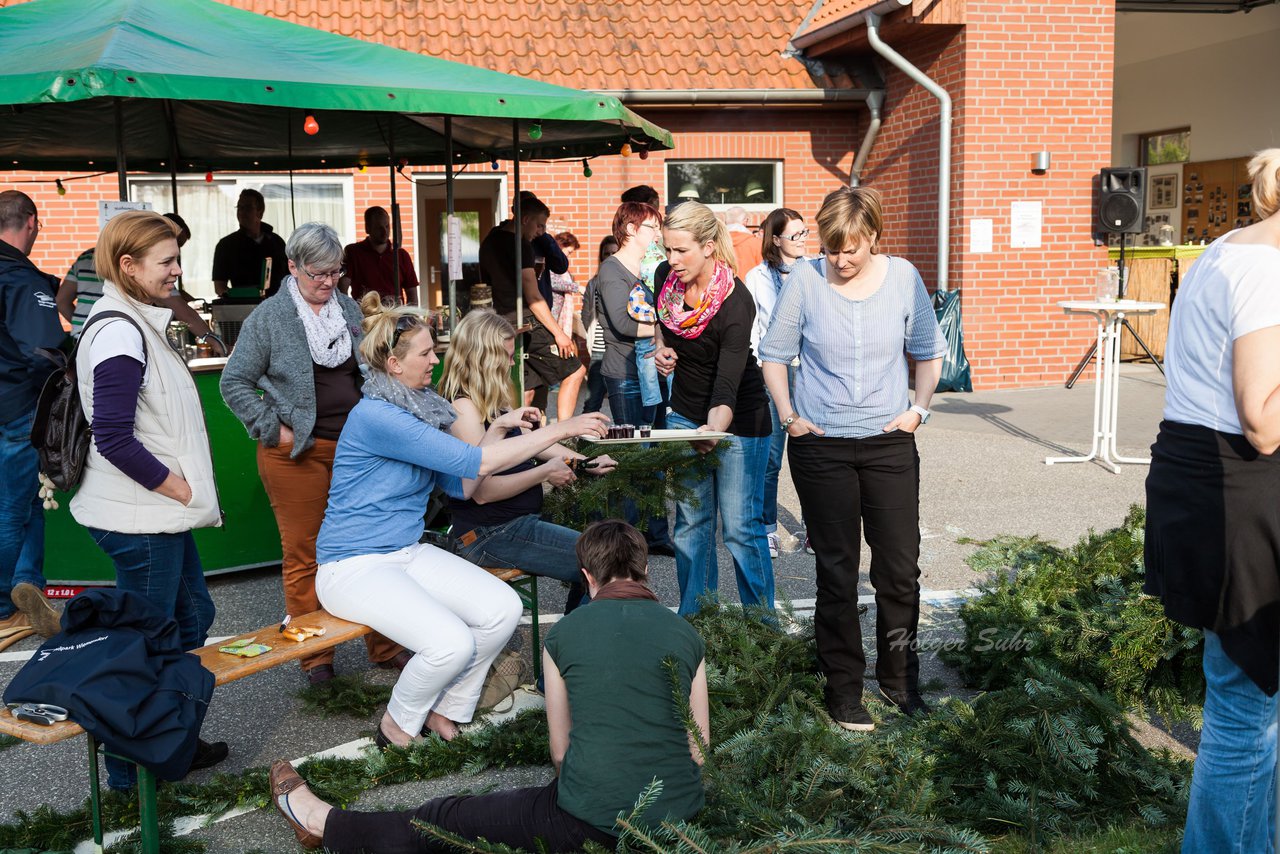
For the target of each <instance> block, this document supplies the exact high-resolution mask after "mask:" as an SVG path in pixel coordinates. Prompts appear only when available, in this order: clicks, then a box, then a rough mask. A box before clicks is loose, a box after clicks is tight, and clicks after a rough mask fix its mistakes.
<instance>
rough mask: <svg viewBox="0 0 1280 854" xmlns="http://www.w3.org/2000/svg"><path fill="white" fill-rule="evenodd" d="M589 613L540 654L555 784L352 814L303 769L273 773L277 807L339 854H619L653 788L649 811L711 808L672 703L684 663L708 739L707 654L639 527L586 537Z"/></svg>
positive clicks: (581, 612)
mask: <svg viewBox="0 0 1280 854" xmlns="http://www.w3.org/2000/svg"><path fill="white" fill-rule="evenodd" d="M577 555H578V563H579V565H580V566H581V567H582V574H583V578H584V580H585V582H586V584H587V586H588V588H589V589H590V592H591V604H590V605H589V606H588V607H585V608H579V609H578V610H576V611H574V612H573V613H572V614H570V615H568V616H567V617H565V618H564V619H562V620H561V621H560V622H558V623H556V625H555V626H554V627H553V628H552V629H551V631H550V633H548V635H547V643H546V649H545V650H544V651H543V655H542V660H543V672H544V673H545V674H546V700H547V725H548V728H549V729H550V737H551V761H552V763H553V764H554V765H555V767H556V772H557V775H558V776H557V777H556V779H554V780H552V781H551V782H550V783H548V784H547V785H546V786H543V787H541V788H531V789H515V790H512V791H507V792H494V793H491V794H486V795H465V796H456V797H446V798H436V799H435V800H431V801H428V802H427V803H425V804H423V805H422V806H420V807H418V808H417V809H412V810H402V811H398V812H378V813H375V812H353V811H348V810H342V809H337V808H335V807H332V806H330V805H329V804H327V803H325V802H324V801H321V800H320V799H319V798H317V797H316V796H315V795H313V794H312V793H311V791H310V789H308V788H307V785H306V782H305V781H304V780H303V779H302V778H301V777H300V776H298V774H297V772H296V771H294V769H293V766H291V765H290V764H289V763H287V762H285V761H283V760H278V761H276V762H275V764H274V765H272V767H271V791H272V798H273V800H274V801H275V804H276V807H277V809H279V810H280V812H281V813H282V814H283V815H284V817H285V820H286V821H287V822H289V824H290V826H292V827H293V830H294V833H295V834H296V835H297V837H298V840H299V841H300V842H301V843H302V844H303V845H304V846H306V847H308V848H316V847H319V846H320V845H321V844H323V845H324V847H325V849H326V850H329V851H335V852H368V854H392V852H395V854H399V852H431V851H444V850H449V849H448V848H447V846H443V845H441V844H438V843H435V842H433V841H431V840H429V839H428V838H427V837H425V836H424V835H423V834H422V833H421V832H419V831H418V830H416V829H415V828H414V827H413V822H415V821H421V822H425V823H428V824H433V825H435V826H437V827H440V828H443V829H444V830H447V831H450V832H451V833H454V834H457V835H459V836H461V837H464V838H466V839H480V838H484V839H486V840H488V841H489V842H496V843H503V844H506V845H511V846H515V847H519V848H527V849H530V850H533V849H535V847H536V845H537V844H539V843H538V842H537V841H539V840H540V844H541V845H542V846H543V847H542V848H540V849H538V850H545V851H549V852H555V851H577V850H579V849H580V848H581V847H582V846H583V845H584V844H586V843H587V842H588V841H592V842H596V843H598V844H601V845H604V846H606V847H608V848H613V847H614V845H615V843H616V841H617V832H618V831H617V828H616V827H615V821H616V819H617V817H618V815H619V814H624V815H625V814H628V813H630V812H631V810H632V809H633V807H634V806H635V803H636V801H637V799H638V798H639V797H640V793H641V792H642V791H643V790H644V789H645V787H647V786H648V785H649V784H650V783H651V782H652V781H653V780H654V779H658V780H661V781H662V793H661V794H660V795H659V797H658V798H657V799H656V800H655V801H654V802H653V803H652V804H651V805H650V806H649V807H648V809H647V810H646V811H645V812H644V813H643V814H642V815H641V816H640V819H641V820H642V821H643V822H645V823H647V824H656V823H657V822H659V821H662V820H664V819H670V820H676V821H678V820H681V819H687V818H691V817H692V816H694V815H695V814H696V813H697V812H698V810H700V809H701V808H702V803H703V789H702V776H701V770H700V767H699V766H701V764H702V748H701V747H700V746H699V745H698V744H697V743H696V742H695V741H694V739H693V738H692V737H691V736H690V734H689V733H688V732H687V731H686V729H685V725H684V721H683V716H682V713H681V711H680V709H679V708H677V706H676V704H675V702H674V700H673V698H672V694H671V675H670V670H669V669H668V668H669V665H668V664H667V662H674V663H675V666H676V672H677V675H678V678H679V679H680V683H681V686H682V690H683V691H687V692H688V695H689V705H690V708H691V709H692V711H693V719H694V721H695V722H696V724H697V726H698V730H699V732H700V734H701V737H702V741H703V743H704V744H709V743H710V740H711V733H710V725H709V713H708V706H707V672H706V662H705V660H704V656H705V652H706V647H705V645H704V644H703V642H702V638H700V637H699V636H698V633H697V632H696V631H694V629H693V627H692V626H690V625H689V624H688V623H687V622H686V621H685V620H684V619H683V618H681V617H678V616H676V615H675V614H673V613H672V612H671V611H669V610H668V609H667V608H665V607H663V606H662V605H661V604H660V603H659V602H658V600H657V597H656V596H654V595H653V592H652V591H650V589H649V587H648V586H647V581H648V566H647V549H646V547H645V542H644V537H643V536H642V535H641V534H640V532H639V531H637V530H636V529H635V528H633V527H631V526H630V525H628V524H626V523H625V522H620V521H617V520H608V521H604V522H596V523H594V524H593V525H591V526H589V527H588V528H587V530H586V531H585V532H583V534H582V536H581V537H580V538H579V539H578V545H577Z"/></svg>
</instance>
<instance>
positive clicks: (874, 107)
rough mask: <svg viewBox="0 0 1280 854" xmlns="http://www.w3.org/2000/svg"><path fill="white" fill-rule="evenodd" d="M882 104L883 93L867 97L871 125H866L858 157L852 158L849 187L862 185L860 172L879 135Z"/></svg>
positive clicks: (873, 93)
mask: <svg viewBox="0 0 1280 854" xmlns="http://www.w3.org/2000/svg"><path fill="white" fill-rule="evenodd" d="M883 104H884V93H883V92H872V93H871V94H869V95H867V111H868V112H869V113H871V123H870V124H868V125H867V132H866V133H865V134H863V136H862V145H861V146H859V147H858V156H857V157H855V158H853V168H852V169H850V170H849V186H850V187H857V186H860V185H861V184H862V170H863V168H864V167H865V166H866V165H867V158H868V157H870V156H871V146H873V145H875V144H876V137H877V136H878V135H879V134H880V107H881V106H882V105H883Z"/></svg>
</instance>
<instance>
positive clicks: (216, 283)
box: [213, 279, 231, 296]
mask: <svg viewBox="0 0 1280 854" xmlns="http://www.w3.org/2000/svg"><path fill="white" fill-rule="evenodd" d="M229 290H231V285H230V283H229V282H227V280H226V279H214V280H213V292H214V293H215V294H217V295H218V296H222V295H223V294H225V293H226V292H227V291H229Z"/></svg>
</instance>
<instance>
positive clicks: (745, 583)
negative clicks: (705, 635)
mask: <svg viewBox="0 0 1280 854" xmlns="http://www.w3.org/2000/svg"><path fill="white" fill-rule="evenodd" d="M667 423H668V424H669V425H670V426H671V427H672V428H673V429H696V428H698V427H700V426H702V425H700V424H694V423H693V422H692V421H690V420H689V419H688V418H685V417H684V416H683V415H680V414H679V413H677V412H672V413H671V414H670V415H668V416H667ZM768 463H769V437H768V436H733V437H732V438H730V439H728V440H726V441H725V442H723V443H722V444H721V446H720V466H719V467H718V468H717V469H716V470H715V471H714V472H713V473H712V474H711V476H710V477H707V478H704V479H702V480H691V481H689V482H688V483H687V484H686V485H687V486H688V487H689V488H690V489H691V490H692V491H693V496H692V497H693V499H694V500H693V501H679V502H677V503H676V529H675V537H674V540H675V546H676V577H677V579H678V580H679V583H680V611H679V613H680V614H681V615H687V614H692V613H695V612H696V611H697V610H698V599H699V597H701V596H702V595H703V594H704V593H706V592H708V591H713V592H714V591H715V590H717V589H718V588H719V586H720V568H719V561H718V560H717V559H716V516H717V514H718V515H719V517H720V525H721V527H722V529H723V532H724V544H725V547H726V548H727V549H729V554H730V555H731V556H732V557H733V568H734V571H735V572H736V573H737V576H738V598H739V599H740V600H741V601H742V604H743V605H763V606H765V607H766V608H772V607H773V561H772V560H771V559H770V558H769V543H768V540H767V539H766V538H765V530H764V493H763V491H762V489H761V488H760V484H761V482H762V481H763V480H764V472H765V467H766V466H767V465H768ZM695 502H696V505H695Z"/></svg>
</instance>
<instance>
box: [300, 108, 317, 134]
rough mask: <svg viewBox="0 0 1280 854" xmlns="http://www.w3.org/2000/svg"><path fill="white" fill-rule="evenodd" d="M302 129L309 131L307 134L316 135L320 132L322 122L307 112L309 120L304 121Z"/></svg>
mask: <svg viewBox="0 0 1280 854" xmlns="http://www.w3.org/2000/svg"><path fill="white" fill-rule="evenodd" d="M302 129H303V130H304V131H306V132H307V136H315V135H316V134H318V133H319V132H320V123H319V122H318V121H316V117H315V116H313V115H311V114H310V113H308V114H307V120H306V121H304V122H303V123H302Z"/></svg>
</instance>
